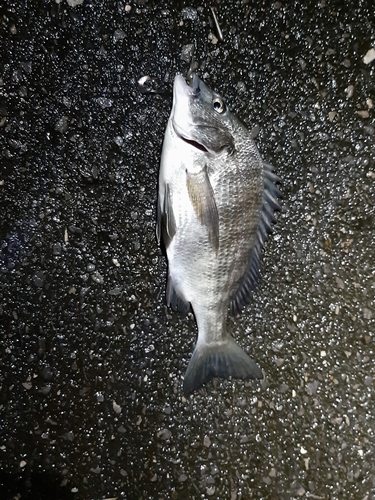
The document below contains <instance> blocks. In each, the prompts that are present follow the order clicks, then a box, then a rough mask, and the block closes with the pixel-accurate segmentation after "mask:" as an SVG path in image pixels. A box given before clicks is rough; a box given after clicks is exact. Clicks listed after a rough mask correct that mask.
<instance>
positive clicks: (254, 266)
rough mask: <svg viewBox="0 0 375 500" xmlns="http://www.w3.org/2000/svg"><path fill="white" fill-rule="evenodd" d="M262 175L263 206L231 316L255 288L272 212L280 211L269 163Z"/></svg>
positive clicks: (270, 226)
mask: <svg viewBox="0 0 375 500" xmlns="http://www.w3.org/2000/svg"><path fill="white" fill-rule="evenodd" d="M263 174H264V193H263V206H262V212H261V215H260V220H259V225H258V231H257V235H256V239H255V243H254V248H253V251H252V253H251V257H250V261H249V265H248V267H247V269H246V271H245V273H244V275H243V276H242V279H241V281H240V284H239V286H238V289H237V291H236V293H235V294H234V295H233V297H232V299H231V302H230V308H231V312H232V314H238V313H239V312H241V310H242V308H243V307H244V306H245V305H246V304H248V303H249V301H250V297H251V293H252V292H253V291H254V290H255V288H256V286H257V283H258V280H259V265H260V258H261V254H262V248H263V245H264V243H265V242H266V240H267V238H268V235H269V234H270V233H271V232H272V226H273V224H274V222H276V219H275V215H274V212H275V211H276V210H279V209H280V205H279V202H278V198H279V197H280V195H281V193H280V191H279V189H278V187H277V186H276V183H278V182H280V179H279V177H277V175H275V174H274V172H273V167H272V165H270V164H269V163H263Z"/></svg>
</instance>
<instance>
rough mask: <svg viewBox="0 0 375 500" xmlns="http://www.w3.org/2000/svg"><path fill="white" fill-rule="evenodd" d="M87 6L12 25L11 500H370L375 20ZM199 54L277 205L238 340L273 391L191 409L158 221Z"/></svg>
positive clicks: (5, 46)
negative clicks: (176, 125) (258, 158)
mask: <svg viewBox="0 0 375 500" xmlns="http://www.w3.org/2000/svg"><path fill="white" fill-rule="evenodd" d="M73 3H74V2H73V0H69V2H67V1H65V0H61V1H60V2H57V1H44V2H42V1H40V2H31V1H26V0H22V1H16V0H14V1H10V0H6V1H5V2H3V3H2V4H1V7H0V13H1V28H0V29H1V31H0V42H1V49H0V50H1V57H0V68H1V72H0V75H1V80H0V90H1V101H0V113H1V116H0V141H1V149H0V154H1V160H0V211H1V212H0V244H1V248H0V280H1V285H0V286H1V288H0V293H1V297H0V298H1V302H0V335H1V343H0V363H1V364H0V384H1V386H0V387H1V389H0V470H1V471H0V497H1V499H6V500H8V499H13V498H17V499H19V498H21V499H22V500H24V499H38V500H42V499H49V498H54V499H77V500H78V499H79V500H80V499H82V500H84V499H92V500H103V499H109V498H118V499H122V498H124V499H158V500H162V499H165V500H167V499H230V500H236V499H245V500H247V499H257V500H260V499H262V500H268V499H271V500H272V499H277V500H279V499H280V500H284V499H285V500H289V499H299V498H302V499H309V498H312V499H321V500H343V499H344V500H346V499H348V500H373V499H374V498H375V440H374V435H375V409H374V403H375V396H374V377H375V368H374V351H375V349H374V326H375V306H374V303H375V302H374V298H375V273H374V268H375V241H374V229H375V209H374V204H375V187H374V186H375V184H374V182H375V124H374V105H375V79H374V78H375V65H374V64H375V62H374V60H372V61H371V58H372V57H371V56H372V52H371V49H375V31H374V30H375V28H374V27H375V10H374V4H373V2H372V1H360V2H345V3H344V2H338V1H337V2H336V1H329V0H321V1H319V2H308V1H306V2H297V1H295V2H292V1H280V2H279V1H276V2H268V1H267V2H266V1H261V2H258V1H255V0H250V1H246V2H242V1H238V0H237V1H234V0H227V1H222V2H219V1H218V2H212V4H210V3H207V2H205V1H203V2H198V1H195V0H192V1H191V2H189V3H185V2H172V1H163V2H148V1H142V2H138V3H135V2H132V1H129V2H128V3H127V2H125V1H122V0H121V1H112V0H111V1H108V2H99V1H91V2H90V1H87V2H84V3H82V4H81V5H76V6H73ZM211 6H213V7H215V12H216V15H217V19H218V22H219V24H220V27H221V30H222V40H221V39H220V36H219V32H218V30H217V27H216V25H215V22H214V21H213V15H212V11H211V9H210V7H211ZM191 44H193V45H192V46H191ZM192 47H194V58H195V60H196V62H197V66H198V71H199V74H200V75H201V76H202V77H203V78H204V80H205V81H206V83H207V84H208V85H209V86H210V87H212V88H213V89H215V90H217V91H219V92H221V93H222V94H223V95H224V96H225V97H226V98H227V100H228V103H229V106H230V107H231V109H232V110H233V111H234V112H235V113H236V114H237V115H238V116H239V117H240V118H241V119H242V120H243V121H244V123H246V125H247V126H248V127H249V129H251V130H252V132H253V135H254V137H255V140H256V142H257V144H258V146H259V149H260V151H261V153H262V155H263V157H264V159H265V160H266V161H267V162H269V163H271V164H273V165H274V166H275V168H276V172H277V174H278V175H279V176H280V178H281V180H282V184H281V190H282V193H283V199H282V209H281V212H280V214H279V217H278V221H277V224H276V226H275V230H274V234H273V236H272V237H271V238H270V240H269V242H268V243H267V245H266V248H265V250H264V255H263V260H262V267H261V281H260V284H259V287H258V290H257V292H256V294H255V295H254V297H253V300H252V302H251V304H250V305H249V306H248V307H247V308H246V309H245V311H244V312H243V314H242V315H241V316H239V317H237V318H235V319H233V320H232V321H231V324H230V329H231V332H232V333H233V336H234V337H235V338H236V339H237V341H238V342H239V344H240V345H241V346H242V347H244V348H245V350H246V351H247V352H248V353H249V355H250V356H251V357H252V358H253V359H254V360H255V361H256V362H257V363H258V364H259V365H260V366H261V368H262V369H263V371H264V374H265V379H264V380H263V381H262V382H243V381H222V380H220V381H217V380H216V381H213V382H212V383H210V384H208V385H207V386H206V387H205V388H204V389H202V390H201V391H199V393H197V394H195V395H194V396H192V397H191V398H190V399H189V400H186V399H185V398H184V397H183V393H182V377H183V374H184V372H185V369H186V366H187V363H188V360H189V358H190V355H191V353H192V350H193V347H194V343H195V337H196V326H195V321H194V318H193V316H192V315H191V314H190V315H188V316H187V317H184V316H183V315H179V314H177V313H172V312H171V311H169V310H168V309H166V307H165V303H164V290H165V283H166V261H165V258H164V256H163V254H162V252H161V250H160V248H159V247H158V245H157V242H156V238H155V219H156V208H155V207H156V193H157V177H158V165H159V160H160V152H161V145H162V140H163V133H164V128H165V125H166V122H167V119H168V115H169V112H170V108H171V99H172V98H171V93H170V91H171V89H172V82H173V78H174V75H175V74H176V73H185V72H186V71H187V69H188V68H189V66H190V63H191V55H192ZM143 76H150V78H151V79H150V80H147V82H146V83H145V85H144V86H143V88H140V87H139V86H138V80H139V79H140V78H141V77H143ZM145 90H146V91H148V92H147V93H145ZM150 90H151V91H152V90H157V91H158V93H153V92H150Z"/></svg>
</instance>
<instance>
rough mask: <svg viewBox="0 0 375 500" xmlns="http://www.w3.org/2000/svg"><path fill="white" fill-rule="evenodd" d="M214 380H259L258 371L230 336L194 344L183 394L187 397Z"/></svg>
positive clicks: (259, 374) (256, 366)
mask: <svg viewBox="0 0 375 500" xmlns="http://www.w3.org/2000/svg"><path fill="white" fill-rule="evenodd" d="M214 377H221V378H229V377H233V378H241V379H255V378H263V374H262V370H261V369H260V368H259V366H258V365H257V364H256V363H254V361H253V360H252V359H250V358H249V356H248V355H247V354H246V353H245V351H243V350H242V349H241V347H240V346H239V345H238V344H237V343H236V342H235V341H234V339H233V338H232V337H228V338H227V339H226V340H225V341H224V342H212V343H210V344H206V343H204V342H200V343H199V342H198V343H197V345H196V346H195V349H194V352H193V355H192V357H191V359H190V362H189V365H188V367H187V370H186V373H185V378H184V393H185V395H186V396H189V394H191V393H192V392H194V391H197V390H198V389H200V388H201V387H202V385H203V384H206V383H207V382H209V381H210V380H211V379H212V378H214Z"/></svg>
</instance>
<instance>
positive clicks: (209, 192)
mask: <svg viewBox="0 0 375 500" xmlns="http://www.w3.org/2000/svg"><path fill="white" fill-rule="evenodd" d="M186 185H187V189H188V193H189V197H190V201H191V203H192V205H193V207H194V211H195V214H196V216H197V217H198V220H199V221H200V223H201V224H202V225H203V226H205V227H206V228H207V231H208V238H209V241H210V244H211V246H212V248H213V249H214V250H215V252H216V253H217V251H218V249H219V215H218V212H217V206H216V202H215V197H214V192H213V189H212V186H211V183H210V179H209V177H208V173H207V167H206V166H205V167H204V168H203V169H202V170H201V171H200V172H198V173H194V174H192V173H189V172H188V171H186Z"/></svg>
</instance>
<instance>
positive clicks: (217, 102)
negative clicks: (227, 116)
mask: <svg viewBox="0 0 375 500" xmlns="http://www.w3.org/2000/svg"><path fill="white" fill-rule="evenodd" d="M212 105H213V108H214V110H215V111H217V112H218V113H220V114H222V113H224V111H225V109H226V108H225V102H224V101H223V99H219V98H218V97H217V98H216V99H213V101H212Z"/></svg>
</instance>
